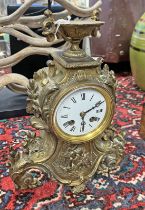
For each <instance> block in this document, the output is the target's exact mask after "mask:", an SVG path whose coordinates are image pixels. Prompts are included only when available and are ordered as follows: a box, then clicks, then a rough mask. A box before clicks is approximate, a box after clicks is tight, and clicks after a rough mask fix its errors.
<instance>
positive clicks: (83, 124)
mask: <svg viewBox="0 0 145 210" xmlns="http://www.w3.org/2000/svg"><path fill="white" fill-rule="evenodd" d="M84 117H85V116H82V117H81V118H82V122H81V128H80V132H81V131H82V132H83V131H84V130H85V125H86V122H85V121H84Z"/></svg>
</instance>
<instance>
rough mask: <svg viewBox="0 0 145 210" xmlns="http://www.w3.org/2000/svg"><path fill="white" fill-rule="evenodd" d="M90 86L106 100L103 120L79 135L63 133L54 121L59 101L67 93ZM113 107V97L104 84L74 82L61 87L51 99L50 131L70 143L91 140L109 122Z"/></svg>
mask: <svg viewBox="0 0 145 210" xmlns="http://www.w3.org/2000/svg"><path fill="white" fill-rule="evenodd" d="M83 87H84V88H87V87H88V88H92V89H95V90H97V91H98V92H99V93H101V94H102V95H103V96H104V98H105V100H106V105H107V108H106V109H107V111H106V114H105V116H104V119H103V121H102V122H101V123H100V125H99V126H98V127H97V128H96V129H95V130H93V131H91V132H90V133H88V134H84V135H81V136H75V135H74V136H73V135H70V134H67V133H65V132H64V131H62V129H61V128H60V127H59V126H58V123H57V122H56V119H55V110H56V108H57V106H58V104H59V102H60V101H61V100H62V99H63V97H65V96H66V95H67V94H68V93H70V92H72V91H74V90H77V89H78V88H83ZM114 108H115V103H114V97H113V94H112V93H111V91H110V90H109V88H107V86H105V85H103V84H102V85H101V84H98V83H92V82H83V83H82V82H79V83H78V82H76V83H75V84H73V85H71V86H69V87H67V88H66V89H63V90H61V91H60V93H59V94H58V95H57V96H56V98H55V99H54V101H53V107H52V108H51V114H50V116H51V118H50V121H51V126H50V127H51V130H52V132H53V133H54V134H55V135H56V137H57V138H58V139H62V140H65V141H68V142H71V143H83V142H88V141H91V140H93V139H95V138H97V137H98V136H99V135H100V134H101V133H102V132H103V131H104V130H105V129H106V128H107V127H108V126H109V125H110V124H111V121H112V118H113V114H114Z"/></svg>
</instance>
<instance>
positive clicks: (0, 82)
mask: <svg viewBox="0 0 145 210" xmlns="http://www.w3.org/2000/svg"><path fill="white" fill-rule="evenodd" d="M10 83H17V84H21V85H22V86H24V87H25V88H27V86H28V84H29V80H28V79H27V78H26V77H25V76H23V75H20V74H15V73H10V74H5V75H3V76H1V77H0V89H1V88H3V87H4V86H6V85H8V84H10Z"/></svg>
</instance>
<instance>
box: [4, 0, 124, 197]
mask: <svg viewBox="0 0 145 210" xmlns="http://www.w3.org/2000/svg"><path fill="white" fill-rule="evenodd" d="M30 2H31V3H32V2H34V0H33V1H32V0H30V1H29V3H30ZM58 2H59V3H62V4H63V5H64V6H66V7H67V6H68V11H65V12H63V13H62V14H63V15H64V14H66V15H68V14H69V15H70V13H71V11H72V13H73V14H75V15H78V16H80V17H82V19H81V18H80V19H79V20H78V19H77V20H63V21H62V20H61V21H60V20H59V21H56V15H55V14H53V13H52V12H50V11H45V13H44V16H43V20H42V19H41V21H42V28H43V35H44V36H46V39H47V44H46V45H45V48H42V46H41V47H40V48H39V49H38V46H37V49H38V51H39V53H40V54H45V55H46V54H48V53H50V54H51V55H52V57H53V61H50V62H49V64H48V66H47V67H44V68H43V69H40V70H38V71H37V72H35V73H34V76H33V79H30V80H28V79H26V78H25V79H24V78H22V77H21V76H20V75H14V76H12V77H11V79H9V78H8V76H7V77H3V78H2V79H1V78H0V84H1V87H3V86H4V85H9V83H14V84H12V86H9V87H10V88H12V89H13V90H16V89H17V90H18V89H19V86H17V85H16V84H15V83H17V84H21V82H20V81H23V83H22V84H23V85H24V89H21V91H22V90H23V91H25V92H26V93H27V95H28V98H27V112H28V113H30V114H32V117H31V119H30V122H31V125H32V127H33V128H35V129H37V130H39V131H40V135H39V136H37V135H36V134H35V132H28V133H27V137H26V141H24V142H23V144H22V148H21V150H18V151H15V150H14V149H13V148H11V167H10V174H11V177H12V179H13V180H14V183H15V185H16V187H17V188H21V189H27V188H30V189H31V188H35V187H37V186H40V185H41V184H42V183H41V180H40V179H39V177H37V176H36V177H35V176H34V175H33V170H37V171H39V172H40V173H42V174H47V176H50V177H54V178H55V179H56V180H58V181H59V182H61V183H63V184H67V185H68V186H70V187H72V188H73V191H74V192H75V193H78V192H80V191H82V190H83V189H84V188H85V184H86V182H87V181H88V180H89V179H90V178H91V177H92V176H93V175H94V174H95V173H102V172H107V173H108V172H109V171H111V170H112V169H114V168H115V167H116V166H117V165H118V164H119V163H120V161H121V160H122V157H123V151H124V143H125V142H124V139H123V137H122V135H121V134H120V133H118V132H117V131H116V130H115V128H114V127H113V125H112V119H113V115H114V112H115V89H116V85H117V84H116V79H115V75H114V72H113V71H110V70H109V67H108V66H107V65H104V66H103V59H102V58H97V60H94V59H93V58H91V57H90V56H88V55H87V54H86V53H85V52H84V50H82V49H81V48H80V46H79V44H80V41H81V40H82V39H83V38H84V37H86V36H91V35H93V36H94V35H97V34H98V31H99V29H100V26H101V25H102V24H103V22H101V21H100V20H99V16H98V14H99V11H100V3H101V2H100V1H98V2H97V3H96V5H95V6H94V7H93V9H92V10H91V9H88V10H87V9H86V10H83V9H78V8H76V7H75V6H73V5H71V4H70V3H66V1H61V0H58ZM29 3H28V4H25V5H26V7H27V6H28V5H29ZM65 3H66V4H65ZM94 8H95V10H94ZM78 10H79V11H78ZM24 19H25V18H24ZM24 19H23V18H21V22H22V21H24ZM37 20H38V18H37ZM3 21H4V20H3ZM4 22H5V21H4ZM0 23H1V21H0ZM39 23H40V21H39ZM35 24H36V25H37V26H38V22H36V21H33V26H34V25H35ZM27 31H28V32H29V34H30V33H31V31H30V30H28V28H27ZM31 34H32V33H31ZM33 36H34V34H33ZM35 36H36V35H35ZM36 39H37V41H38V39H40V38H36ZM36 39H35V41H36ZM44 39H45V38H44V37H43V38H41V41H42V42H41V43H39V44H38V45H44V44H45V43H46V40H45V41H44ZM32 40H33V43H35V41H34V39H30V42H31V41H32ZM59 40H61V41H62V40H64V41H66V44H65V45H64V46H62V47H61V48H60V49H55V48H49V47H48V44H50V45H51V44H54V43H56V42H58V41H59ZM27 41H29V40H27ZM39 41H40V40H39ZM35 50H36V48H32V47H30V51H31V52H30V54H31V53H32V51H35ZM22 57H23V53H22ZM20 60H21V59H20ZM2 62H4V63H5V65H6V63H7V62H8V60H6V61H5V60H3V61H2ZM15 63H16V60H15V57H14V59H13V62H12V63H11V65H13V64H15Z"/></svg>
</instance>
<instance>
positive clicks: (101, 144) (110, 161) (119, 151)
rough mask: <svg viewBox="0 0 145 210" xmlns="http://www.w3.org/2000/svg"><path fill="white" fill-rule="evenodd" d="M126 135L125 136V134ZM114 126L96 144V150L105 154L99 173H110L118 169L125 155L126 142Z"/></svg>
mask: <svg viewBox="0 0 145 210" xmlns="http://www.w3.org/2000/svg"><path fill="white" fill-rule="evenodd" d="M123 135H124V134H123ZM123 135H122V134H118V132H117V130H116V129H115V128H113V127H112V126H111V127H110V128H109V129H108V130H106V131H105V132H104V133H103V134H102V135H101V137H100V139H99V141H98V140H97V141H96V142H95V146H96V149H98V150H99V151H101V152H102V153H104V155H103V158H102V160H101V162H100V164H99V167H98V170H97V171H98V172H103V173H104V172H107V173H108V172H110V171H113V170H115V169H116V168H117V167H118V164H119V163H120V162H121V160H122V158H123V154H124V145H125V140H124V138H123Z"/></svg>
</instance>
